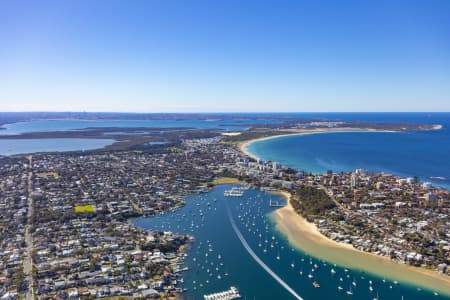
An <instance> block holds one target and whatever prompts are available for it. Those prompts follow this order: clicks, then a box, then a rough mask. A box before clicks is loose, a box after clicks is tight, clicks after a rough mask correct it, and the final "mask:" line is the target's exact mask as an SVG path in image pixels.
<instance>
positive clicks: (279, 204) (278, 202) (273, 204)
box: [269, 198, 285, 207]
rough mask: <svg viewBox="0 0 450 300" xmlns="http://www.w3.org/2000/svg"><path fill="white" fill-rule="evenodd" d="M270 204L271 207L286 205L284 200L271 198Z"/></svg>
mask: <svg viewBox="0 0 450 300" xmlns="http://www.w3.org/2000/svg"><path fill="white" fill-rule="evenodd" d="M269 206H270V207H283V206H285V204H284V203H282V201H274V200H272V198H271V199H270V201H269Z"/></svg>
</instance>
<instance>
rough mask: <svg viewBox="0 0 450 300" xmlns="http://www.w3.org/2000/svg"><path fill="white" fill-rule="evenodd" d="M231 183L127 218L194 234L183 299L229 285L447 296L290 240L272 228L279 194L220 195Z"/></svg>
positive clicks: (263, 292) (279, 292)
mask: <svg viewBox="0 0 450 300" xmlns="http://www.w3.org/2000/svg"><path fill="white" fill-rule="evenodd" d="M233 187H235V188H238V186H236V185H220V186H217V187H215V188H214V189H213V190H212V191H211V192H209V193H206V194H199V195H194V196H191V197H187V198H186V206H184V207H183V208H181V209H179V210H176V211H173V212H170V213H167V214H164V215H158V216H154V217H150V218H142V219H138V220H135V221H134V223H135V224H136V225H137V226H139V227H141V228H145V229H152V230H160V231H172V232H183V233H187V234H190V235H192V236H193V237H194V241H193V242H192V243H191V244H190V246H189V249H188V250H187V257H186V259H185V260H184V264H183V266H182V267H186V268H187V270H186V271H185V272H183V273H182V277H183V279H184V282H183V288H184V289H186V292H184V293H182V294H181V297H182V299H187V300H194V299H204V295H211V294H215V293H217V291H226V290H228V289H229V288H230V286H234V287H236V288H237V289H238V290H239V294H240V295H241V297H242V298H244V299H245V298H247V299H325V298H330V299H348V298H349V297H350V296H351V298H352V299H374V298H378V299H401V298H402V296H403V297H404V299H449V298H448V297H447V298H446V296H445V295H442V294H441V293H439V294H438V295H437V296H436V295H435V294H434V291H430V290H427V289H426V288H425V287H420V286H413V285H410V284H407V283H404V282H402V281H401V280H395V281H397V283H395V282H394V280H390V279H388V278H382V277H378V276H374V275H372V274H369V273H367V272H362V271H359V270H355V269H351V268H348V267H345V266H343V267H342V266H339V265H335V264H334V263H333V262H329V261H324V260H321V259H317V258H315V257H314V256H312V255H311V254H308V253H305V252H303V251H301V250H299V249H296V248H294V247H293V246H291V245H290V244H289V242H288V241H287V240H286V238H285V237H284V236H283V235H282V234H280V232H279V231H278V230H277V228H276V224H275V223H274V222H273V220H272V212H273V211H274V210H276V209H277V208H276V207H271V206H270V205H269V204H270V201H278V202H279V203H284V202H285V199H284V198H283V197H282V196H281V195H279V194H275V193H268V192H264V191H259V190H255V189H248V190H245V192H244V195H243V196H242V197H237V198H236V199H231V198H230V197H226V196H225V195H224V193H225V191H229V190H231V189H232V188H233ZM230 218H232V220H234V221H233V222H234V224H235V228H236V229H237V230H238V232H240V235H238V234H237V232H236V231H235V230H234V226H233V222H232V221H231V219H230ZM241 238H242V240H241ZM243 241H245V243H244V242H243ZM252 253H253V254H254V256H253V255H252ZM255 257H257V258H258V259H259V261H258V260H257V259H256V258H255ZM264 266H265V267H264ZM277 279H279V280H277ZM283 283H284V284H283ZM289 289H292V292H293V293H295V294H296V295H298V297H299V298H297V297H296V296H294V294H293V293H291V292H290V290H289ZM377 293H378V296H377Z"/></svg>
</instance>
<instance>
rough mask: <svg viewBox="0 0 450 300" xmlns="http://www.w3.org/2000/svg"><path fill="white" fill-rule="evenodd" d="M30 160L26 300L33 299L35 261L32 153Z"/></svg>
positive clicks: (24, 266) (26, 234)
mask: <svg viewBox="0 0 450 300" xmlns="http://www.w3.org/2000/svg"><path fill="white" fill-rule="evenodd" d="M28 160H29V171H28V184H27V194H28V197H27V198H28V199H27V202H28V213H27V224H26V225H25V242H26V244H27V247H26V249H25V259H24V264H23V268H24V274H25V282H26V283H27V284H28V289H27V293H26V300H32V299H33V274H32V269H33V262H32V257H31V254H32V250H33V238H32V235H31V225H32V224H31V220H32V217H33V213H34V210H33V198H32V197H31V194H32V191H33V157H32V156H31V155H30V156H29V157H28Z"/></svg>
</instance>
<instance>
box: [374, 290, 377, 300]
mask: <svg viewBox="0 0 450 300" xmlns="http://www.w3.org/2000/svg"><path fill="white" fill-rule="evenodd" d="M373 300H378V291H377V296H376V297H375V298H373Z"/></svg>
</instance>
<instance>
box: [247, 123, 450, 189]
mask: <svg viewBox="0 0 450 300" xmlns="http://www.w3.org/2000/svg"><path fill="white" fill-rule="evenodd" d="M247 149H248V150H249V151H250V152H251V153H253V154H255V155H256V156H258V157H261V158H262V159H265V160H273V161H277V162H280V163H282V164H285V165H289V166H291V167H294V168H296V169H299V170H306V171H311V172H314V173H324V172H326V171H327V170H333V171H334V172H341V171H352V170H355V169H357V168H362V169H366V170H369V171H373V172H389V173H394V174H397V175H400V176H403V177H409V176H416V175H417V176H419V177H420V178H421V180H422V181H430V182H433V183H434V184H435V185H438V186H442V187H445V188H449V187H450V160H449V157H448V154H449V153H450V134H449V131H448V130H447V129H444V130H440V131H421V132H395V133H388V132H353V133H321V134H310V135H297V136H288V137H280V138H275V139H269V140H262V141H257V142H255V143H252V144H250V145H249V146H248V148H247Z"/></svg>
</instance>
